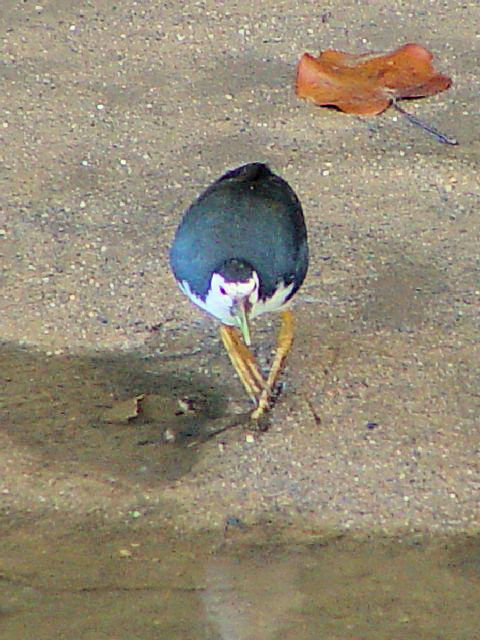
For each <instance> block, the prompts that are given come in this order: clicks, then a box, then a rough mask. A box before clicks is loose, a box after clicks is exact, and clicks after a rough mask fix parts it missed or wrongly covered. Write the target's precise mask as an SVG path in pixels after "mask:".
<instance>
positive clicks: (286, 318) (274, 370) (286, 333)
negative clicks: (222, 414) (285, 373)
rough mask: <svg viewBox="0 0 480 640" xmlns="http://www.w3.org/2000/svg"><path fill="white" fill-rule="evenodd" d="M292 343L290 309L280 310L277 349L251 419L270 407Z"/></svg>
mask: <svg viewBox="0 0 480 640" xmlns="http://www.w3.org/2000/svg"><path fill="white" fill-rule="evenodd" d="M292 343H293V314H292V312H291V311H289V310H287V311H282V324H281V326H280V331H279V332H278V336H277V350H276V353H275V358H274V359H273V362H272V366H271V368H270V373H269V374H268V378H267V383H266V385H265V387H264V389H263V391H262V393H261V394H260V398H259V399H258V406H257V408H256V409H255V410H254V411H253V413H252V416H251V417H252V420H258V419H259V418H260V417H261V416H262V415H263V414H264V413H265V412H266V411H268V410H269V408H270V397H271V395H272V392H273V389H274V387H275V384H276V382H277V380H278V376H279V375H280V373H281V372H282V369H283V365H284V364H285V360H286V358H287V356H288V353H289V351H290V349H291V348H292Z"/></svg>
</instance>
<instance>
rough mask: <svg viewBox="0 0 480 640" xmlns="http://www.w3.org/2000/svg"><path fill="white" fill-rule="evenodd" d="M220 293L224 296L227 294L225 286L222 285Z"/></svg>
mask: <svg viewBox="0 0 480 640" xmlns="http://www.w3.org/2000/svg"><path fill="white" fill-rule="evenodd" d="M220 293H221V294H222V296H226V295H227V292H226V290H225V289H224V288H223V287H220Z"/></svg>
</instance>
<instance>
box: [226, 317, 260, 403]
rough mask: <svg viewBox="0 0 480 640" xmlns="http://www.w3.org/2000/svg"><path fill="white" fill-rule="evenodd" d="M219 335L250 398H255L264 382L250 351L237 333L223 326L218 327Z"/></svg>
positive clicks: (233, 329) (231, 328)
mask: <svg viewBox="0 0 480 640" xmlns="http://www.w3.org/2000/svg"><path fill="white" fill-rule="evenodd" d="M220 335H221V337H222V340H223V344H224V346H225V349H226V351H227V353H228V355H229V357H230V360H231V362H232V364H233V366H234V368H235V371H236V372H237V374H238V377H239V378H240V380H241V381H242V383H243V386H244V387H245V390H246V392H247V393H248V395H249V396H250V398H251V399H252V400H253V401H254V402H255V404H257V398H258V395H259V394H260V393H262V392H263V390H264V389H265V381H264V379H263V377H262V374H261V373H260V371H259V369H258V366H257V363H256V361H255V358H254V357H253V355H252V353H251V351H250V350H249V349H248V347H246V346H245V344H244V343H243V342H242V340H241V338H240V335H239V333H238V331H237V330H236V329H235V328H234V327H230V326H227V325H225V324H222V325H220Z"/></svg>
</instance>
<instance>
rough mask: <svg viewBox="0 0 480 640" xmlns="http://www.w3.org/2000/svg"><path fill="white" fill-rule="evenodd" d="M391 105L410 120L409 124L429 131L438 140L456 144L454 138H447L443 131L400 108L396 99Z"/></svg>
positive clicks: (456, 141)
mask: <svg viewBox="0 0 480 640" xmlns="http://www.w3.org/2000/svg"><path fill="white" fill-rule="evenodd" d="M392 105H393V108H394V109H396V110H397V111H398V113H401V114H402V116H404V117H405V118H406V119H407V120H408V121H409V122H411V124H414V125H415V126H416V127H420V129H423V130H424V131H426V132H427V133H430V134H431V135H432V136H433V137H434V138H436V139H437V140H438V141H439V142H442V143H444V144H452V145H456V144H458V140H457V139H456V138H449V137H448V136H446V135H445V134H444V133H442V132H441V131H439V130H438V129H436V128H435V127H433V126H432V125H429V124H425V122H422V121H421V120H419V119H418V118H416V117H415V116H414V115H412V114H411V113H408V111H405V109H402V107H400V106H399V104H398V102H397V101H396V100H393V102H392Z"/></svg>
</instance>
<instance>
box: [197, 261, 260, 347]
mask: <svg viewBox="0 0 480 640" xmlns="http://www.w3.org/2000/svg"><path fill="white" fill-rule="evenodd" d="M259 286H260V281H259V278H258V274H257V272H256V271H255V269H254V268H253V267H252V266H251V265H250V264H248V263H246V262H244V261H242V260H236V259H235V260H228V261H227V262H225V263H224V264H223V265H221V267H220V268H219V269H217V270H216V271H215V272H214V273H213V274H212V279H211V282H210V291H209V294H208V298H209V305H211V307H212V308H213V307H215V309H216V313H215V314H214V315H216V316H217V317H218V318H220V320H223V321H224V322H226V323H227V324H234V325H235V326H236V327H238V328H239V329H240V331H241V332H242V336H243V340H244V342H245V344H246V345H247V346H248V345H250V343H251V340H250V322H249V316H250V312H251V310H252V308H253V307H254V306H255V304H256V303H257V301H258V296H259Z"/></svg>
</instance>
